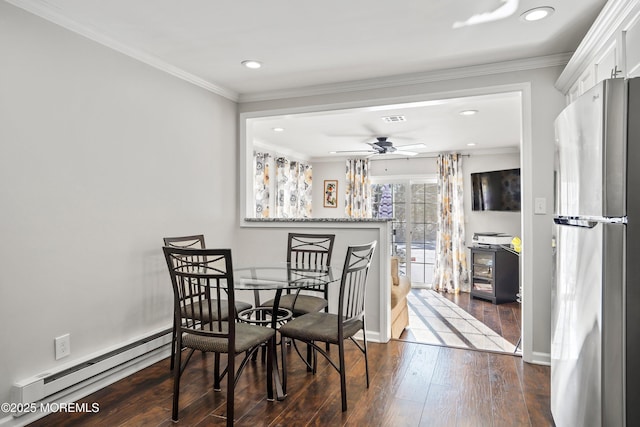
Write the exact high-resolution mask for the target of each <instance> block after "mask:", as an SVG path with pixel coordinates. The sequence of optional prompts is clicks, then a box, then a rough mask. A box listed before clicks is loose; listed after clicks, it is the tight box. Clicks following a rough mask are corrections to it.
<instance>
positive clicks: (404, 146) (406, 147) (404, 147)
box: [396, 142, 426, 150]
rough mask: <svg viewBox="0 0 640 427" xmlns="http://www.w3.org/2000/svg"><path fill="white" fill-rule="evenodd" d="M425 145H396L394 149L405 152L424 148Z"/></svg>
mask: <svg viewBox="0 0 640 427" xmlns="http://www.w3.org/2000/svg"><path fill="white" fill-rule="evenodd" d="M425 147H426V144H423V143H422V142H420V143H418V144H409V145H398V146H397V147H396V148H397V149H399V150H400V149H405V150H411V149H414V148H425Z"/></svg>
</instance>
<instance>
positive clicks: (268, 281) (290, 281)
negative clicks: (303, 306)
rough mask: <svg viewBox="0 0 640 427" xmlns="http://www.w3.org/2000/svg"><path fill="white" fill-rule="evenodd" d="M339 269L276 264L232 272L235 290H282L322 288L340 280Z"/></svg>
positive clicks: (283, 263) (238, 269) (243, 268)
mask: <svg viewBox="0 0 640 427" xmlns="http://www.w3.org/2000/svg"><path fill="white" fill-rule="evenodd" d="M341 274H342V271H341V269H340V268H336V267H327V266H307V265H300V264H292V263H286V262H282V263H278V264H274V265H262V266H255V267H242V268H236V269H234V270H233V282H234V288H235V289H237V290H276V291H277V290H284V289H301V288H308V287H315V286H324V285H328V284H331V283H334V282H337V281H339V280H340V278H341Z"/></svg>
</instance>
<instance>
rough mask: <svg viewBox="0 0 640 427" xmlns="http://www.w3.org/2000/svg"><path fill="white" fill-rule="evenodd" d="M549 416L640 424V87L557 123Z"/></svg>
mask: <svg viewBox="0 0 640 427" xmlns="http://www.w3.org/2000/svg"><path fill="white" fill-rule="evenodd" d="M555 126H556V146H555V147H556V160H555V173H554V181H555V203H554V205H555V206H554V211H555V216H554V222H555V224H556V225H555V230H554V241H555V249H554V251H555V254H554V260H555V261H554V283H553V286H552V319H551V320H552V323H551V328H552V330H551V412H552V414H553V418H554V421H555V423H556V425H557V426H558V427H575V426H607V427H608V426H625V425H628V426H631V425H639V424H640V78H635V79H627V80H625V79H611V80H605V81H603V82H601V83H599V84H598V85H597V86H596V87H594V88H592V89H591V90H589V91H588V92H586V93H585V94H583V95H582V96H580V97H579V98H578V99H576V100H575V101H574V102H573V103H571V104H570V105H569V106H567V107H566V108H565V109H564V110H563V111H562V113H561V114H560V115H559V116H558V118H557V119H556V122H555Z"/></svg>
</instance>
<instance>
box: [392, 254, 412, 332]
mask: <svg viewBox="0 0 640 427" xmlns="http://www.w3.org/2000/svg"><path fill="white" fill-rule="evenodd" d="M399 263H400V259H399V258H398V257H397V256H392V257H391V338H400V335H402V332H403V331H404V329H405V328H406V327H407V326H409V306H408V303H407V295H408V294H409V292H410V291H411V282H410V281H409V278H408V277H407V276H401V275H400V273H399V269H398V267H399Z"/></svg>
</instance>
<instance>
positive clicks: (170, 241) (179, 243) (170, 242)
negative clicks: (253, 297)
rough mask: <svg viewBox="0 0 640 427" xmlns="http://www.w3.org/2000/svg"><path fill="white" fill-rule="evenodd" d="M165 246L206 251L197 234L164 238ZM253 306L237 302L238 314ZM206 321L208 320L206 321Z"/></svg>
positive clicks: (201, 238) (174, 341)
mask: <svg viewBox="0 0 640 427" xmlns="http://www.w3.org/2000/svg"><path fill="white" fill-rule="evenodd" d="M162 240H163V242H164V245H165V246H169V247H173V248H192V249H204V248H205V247H206V246H205V243H204V235H203V234H195V235H193V236H178V237H164V238H163V239H162ZM183 260H184V261H185V262H186V261H189V260H188V259H186V258H184V259H183ZM251 307H252V305H251V304H249V303H246V302H244V301H236V312H237V313H239V312H241V311H243V310H246V309H249V308H251ZM223 316H224V318H223V319H222V320H227V317H228V313H226V312H224V313H223ZM205 320H206V319H205ZM175 322H176V316H173V331H172V339H171V362H170V366H169V368H170V369H171V370H173V359H174V355H175V353H176V337H177V330H178V329H177V325H176V323H175Z"/></svg>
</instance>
